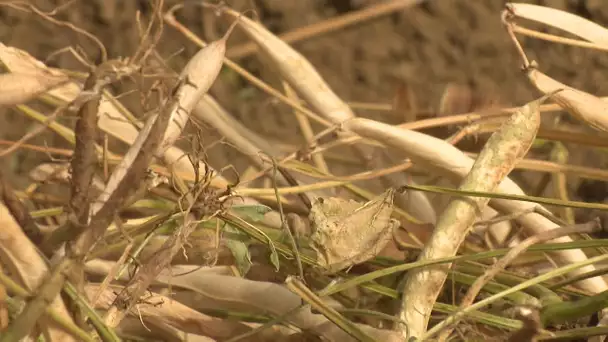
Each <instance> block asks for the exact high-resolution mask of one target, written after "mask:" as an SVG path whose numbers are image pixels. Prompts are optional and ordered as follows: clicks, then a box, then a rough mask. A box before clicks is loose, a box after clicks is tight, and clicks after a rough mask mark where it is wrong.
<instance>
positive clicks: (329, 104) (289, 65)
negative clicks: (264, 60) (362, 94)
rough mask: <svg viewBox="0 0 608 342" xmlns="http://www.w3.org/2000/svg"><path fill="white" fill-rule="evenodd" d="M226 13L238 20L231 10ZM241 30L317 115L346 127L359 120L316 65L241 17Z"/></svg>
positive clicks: (257, 25) (251, 21)
mask: <svg viewBox="0 0 608 342" xmlns="http://www.w3.org/2000/svg"><path fill="white" fill-rule="evenodd" d="M223 10H224V11H225V13H227V14H229V15H231V16H234V17H236V16H237V15H238V13H237V12H235V11H232V10H230V9H228V8H225V9H223ZM240 27H241V28H242V29H243V31H244V32H245V33H246V34H247V35H248V36H249V37H250V38H251V39H252V40H253V41H255V42H256V43H257V44H258V45H259V46H260V49H261V50H262V51H263V52H264V53H266V54H267V55H268V56H269V57H270V58H271V59H272V61H273V62H274V63H275V67H276V68H277V69H278V70H279V72H280V73H281V76H282V77H283V78H285V80H286V81H287V82H288V83H289V85H290V86H292V87H293V89H294V90H295V91H296V92H297V93H298V95H300V97H302V99H304V100H305V101H306V102H307V103H309V104H310V106H311V107H312V108H314V109H315V110H316V111H317V112H319V113H320V114H322V115H323V116H324V117H326V118H327V119H329V120H331V121H332V122H333V123H342V122H344V121H346V120H349V119H352V118H354V117H355V115H354V113H353V112H352V110H351V109H350V107H349V106H348V105H347V104H346V103H345V102H344V101H342V100H341V99H340V98H339V97H338V96H337V95H336V94H335V93H334V92H333V91H332V90H331V89H330V87H329V86H328V85H327V83H325V81H324V80H323V78H322V77H321V75H319V73H318V72H317V70H316V69H315V68H314V67H313V65H312V64H311V63H310V62H309V61H308V60H307V59H306V58H304V56H302V55H301V54H300V53H299V52H297V51H296V50H295V49H293V48H292V47H291V46H289V44H287V43H285V42H284V41H283V40H281V39H280V38H279V37H277V36H275V35H274V34H273V33H272V32H270V31H268V29H266V28H265V27H264V26H262V25H261V24H259V23H257V22H255V21H253V20H251V19H248V18H245V17H241V19H240Z"/></svg>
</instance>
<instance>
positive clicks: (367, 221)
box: [309, 189, 399, 273]
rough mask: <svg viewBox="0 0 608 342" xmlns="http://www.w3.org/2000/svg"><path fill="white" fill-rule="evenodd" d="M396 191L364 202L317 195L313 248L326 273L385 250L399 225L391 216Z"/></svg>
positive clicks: (364, 259)
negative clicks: (318, 196)
mask: <svg viewBox="0 0 608 342" xmlns="http://www.w3.org/2000/svg"><path fill="white" fill-rule="evenodd" d="M394 195H395V191H394V190H393V189H389V190H387V191H386V192H384V193H383V194H381V195H379V196H377V197H376V198H374V199H372V200H371V201H369V202H367V203H365V204H363V205H361V203H359V202H356V201H353V200H345V199H342V198H337V197H330V198H317V199H316V200H315V202H314V203H313V205H312V208H311V210H310V215H309V219H310V222H311V226H312V230H313V233H312V236H311V241H312V242H311V247H312V248H313V249H314V250H315V251H316V252H317V262H318V263H319V265H320V266H321V267H323V268H324V269H325V271H326V272H327V273H335V272H338V271H340V270H343V269H345V268H348V267H350V266H353V265H356V264H360V263H362V262H365V261H367V260H369V259H371V258H373V257H375V256H376V255H378V254H379V253H380V251H382V249H383V248H384V247H385V246H386V244H387V243H388V242H389V241H391V239H392V236H393V231H394V229H396V228H398V227H399V223H398V222H397V221H396V220H393V219H391V213H392V212H393V197H394Z"/></svg>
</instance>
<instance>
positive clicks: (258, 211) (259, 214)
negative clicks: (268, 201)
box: [231, 204, 272, 222]
mask: <svg viewBox="0 0 608 342" xmlns="http://www.w3.org/2000/svg"><path fill="white" fill-rule="evenodd" d="M231 209H232V210H233V211H234V213H235V214H236V215H238V216H239V217H243V216H245V217H247V218H249V219H251V220H252V221H254V222H258V221H261V220H262V219H263V218H264V215H266V214H267V213H269V212H271V211H272V209H271V208H270V207H267V206H265V205H262V204H254V205H252V204H245V205H233V206H232V207H231Z"/></svg>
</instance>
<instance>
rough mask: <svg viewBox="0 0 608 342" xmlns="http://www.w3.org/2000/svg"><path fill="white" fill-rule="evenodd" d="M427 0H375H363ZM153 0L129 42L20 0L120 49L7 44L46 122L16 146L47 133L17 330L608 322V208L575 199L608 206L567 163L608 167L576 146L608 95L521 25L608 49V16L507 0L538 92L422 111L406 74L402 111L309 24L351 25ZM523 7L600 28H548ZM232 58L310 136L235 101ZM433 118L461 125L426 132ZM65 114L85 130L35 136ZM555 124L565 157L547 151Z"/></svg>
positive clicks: (9, 269) (2, 57)
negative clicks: (271, 127)
mask: <svg viewBox="0 0 608 342" xmlns="http://www.w3.org/2000/svg"><path fill="white" fill-rule="evenodd" d="M419 2H421V1H403V0H401V1H393V2H390V4H387V3H379V4H371V5H368V7H364V9H361V10H360V12H358V13H357V16H356V18H357V19H356V20H357V21H359V22H362V21H364V20H366V19H370V18H374V17H377V16H379V15H386V14H388V13H391V12H394V11H397V10H407V9H406V8H407V7H408V6H414V5H417V4H418V3H419ZM151 5H152V7H151V8H152V10H151V11H150V13H148V15H147V16H144V15H138V16H137V18H133V19H134V20H136V21H137V24H138V25H139V26H138V27H139V29H140V44H139V46H138V47H137V49H136V51H135V52H134V54H133V55H132V56H130V57H128V58H110V56H111V55H112V54H111V52H110V53H109V52H107V51H106V48H105V47H104V46H103V44H101V42H100V41H99V40H98V39H97V38H96V37H95V36H93V35H92V34H90V33H88V32H86V31H84V30H82V29H79V28H78V27H76V26H75V25H73V24H71V23H69V22H62V21H59V20H57V19H56V18H55V17H54V14H53V13H54V12H44V11H41V10H40V9H38V8H36V7H34V6H33V5H30V4H27V3H24V2H18V1H15V2H8V3H6V4H3V6H7V7H8V8H10V9H11V10H18V11H26V12H28V13H30V14H31V15H32V16H38V17H40V18H42V20H46V21H49V22H50V23H52V24H54V25H61V26H64V27H69V28H70V29H72V30H74V31H75V32H76V33H77V34H79V35H81V36H83V37H84V39H88V40H89V41H91V42H93V44H94V46H97V48H98V51H95V52H94V53H96V54H97V55H98V56H99V59H98V61H97V62H96V63H93V62H91V61H90V58H89V57H88V56H87V53H86V52H84V51H83V50H82V49H77V48H72V47H71V48H69V49H66V50H65V51H63V52H62V53H70V54H72V55H73V56H74V57H75V58H76V59H77V60H79V61H81V62H82V64H83V66H84V71H83V70H64V69H59V68H53V67H49V66H48V65H46V64H45V63H43V62H42V61H40V60H38V59H36V58H35V57H33V56H32V55H30V54H29V53H28V52H27V51H23V50H20V49H17V48H15V47H11V46H6V45H4V44H2V43H0V62H1V65H2V66H3V68H4V72H3V73H2V74H0V105H1V106H4V107H9V108H10V109H11V110H12V111H15V112H17V113H20V114H21V115H24V116H26V117H28V118H30V119H31V120H33V121H35V122H37V123H38V126H37V128H36V129H34V130H32V131H29V132H24V134H23V137H22V138H21V139H19V140H18V141H13V142H10V143H6V144H4V145H3V146H4V149H3V150H1V151H0V158H3V159H5V160H6V159H7V158H10V157H11V155H12V154H13V152H15V151H17V150H19V149H30V150H35V151H42V152H45V153H46V156H47V158H46V159H44V160H41V161H40V163H39V164H38V165H37V166H36V167H34V168H33V169H32V170H31V171H30V174H29V179H30V180H31V183H30V185H29V186H27V187H25V188H23V189H21V188H20V187H17V186H15V185H14V184H11V182H10V181H9V180H8V179H9V178H8V177H7V176H6V175H3V174H0V200H1V201H0V221H1V226H2V229H0V268H1V270H2V272H0V341H2V342H3V341H20V340H40V341H96V340H103V341H123V340H124V341H131V340H133V341H144V340H145V341H152V340H154V341H186V340H187V341H193V340H195V341H199V340H200V341H239V340H243V341H304V340H311V341H314V340H328V341H351V340H353V341H406V340H407V341H410V340H437V339H438V340H447V339H450V340H477V339H481V338H485V339H490V340H504V341H516V340H517V341H537V340H558V339H560V340H564V339H576V338H579V339H581V338H588V339H594V338H597V337H594V336H601V335H605V334H608V330H607V329H606V321H608V315H605V314H604V309H605V308H606V307H608V297H607V294H608V285H607V283H606V281H605V278H604V277H603V275H604V273H606V272H605V271H606V269H607V268H606V266H604V264H605V263H606V261H607V260H608V254H607V253H606V250H605V248H606V246H607V245H608V240H606V239H600V238H590V236H592V235H594V234H596V233H599V232H601V231H602V229H603V227H602V222H601V221H600V220H599V219H594V220H590V221H587V222H575V216H574V214H573V213H574V211H575V210H577V209H595V210H607V209H608V206H606V205H605V204H602V203H583V202H576V201H571V200H570V199H569V194H568V191H567V187H566V185H565V182H566V181H565V176H566V175H573V174H574V175H576V176H578V177H582V178H589V179H599V180H603V181H608V174H607V173H606V172H605V171H604V170H601V169H599V168H597V167H596V166H594V165H589V166H585V167H583V166H574V165H569V164H568V160H567V155H566V152H567V149H566V147H565V145H564V143H572V142H575V143H578V144H583V145H586V146H590V147H592V148H598V149H600V148H603V147H606V145H607V144H606V141H607V140H606V139H607V136H606V135H605V134H603V133H601V131H607V130H608V119H607V118H608V116H607V115H606V113H605V112H606V103H605V101H604V99H602V98H600V97H597V96H595V95H592V94H589V93H586V92H583V91H581V90H578V89H575V88H573V87H570V86H568V85H565V84H562V83H560V82H559V81H557V80H555V79H553V78H551V77H550V76H549V75H546V74H545V73H543V72H542V71H541V70H542V67H543V64H542V60H541V61H540V62H536V61H530V60H529V59H528V57H527V55H526V53H525V46H522V45H521V44H520V43H519V41H518V35H526V36H528V37H533V38H537V39H545V40H550V41H553V42H555V43H560V44H570V45H577V46H579V47H581V48H588V49H599V50H602V51H605V50H606V49H608V48H607V44H608V30H606V29H605V28H603V27H601V26H599V25H596V24H593V23H591V22H589V21H588V20H586V19H583V18H581V17H577V16H575V15H572V14H569V13H566V12H562V11H559V10H555V9H550V8H548V7H542V6H536V5H529V4H507V5H506V7H505V9H504V11H503V13H502V17H501V16H499V15H498V14H499V13H497V21H499V20H500V18H502V24H503V25H504V28H505V35H506V36H508V37H510V38H511V39H512V42H513V46H514V48H515V50H516V51H517V53H518V54H519V56H520V57H521V60H522V70H523V72H524V74H525V76H526V77H527V78H528V79H529V81H530V83H531V85H532V86H533V87H534V88H536V89H538V91H539V93H538V94H533V97H535V98H536V100H533V101H530V102H529V103H525V104H520V105H519V106H516V107H513V108H506V107H503V106H501V105H499V104H498V103H491V102H492V101H487V100H484V98H485V97H486V95H485V94H477V93H475V92H474V91H472V90H471V89H469V88H467V87H464V86H460V85H456V84H451V85H449V86H448V87H447V88H446V90H445V92H444V95H443V96H442V99H441V101H440V103H439V104H438V109H437V112H438V115H437V116H436V117H434V118H420V117H419V116H418V115H417V112H416V110H417V108H416V105H415V102H416V101H415V98H413V97H412V96H411V94H410V93H409V89H408V86H407V85H403V84H402V85H400V86H399V87H398V89H397V91H396V95H395V101H394V103H393V104H392V105H391V106H390V107H391V110H393V111H398V112H399V111H400V112H402V114H403V116H404V117H405V122H404V123H403V124H401V125H392V124H388V123H385V122H381V121H379V120H372V119H366V118H361V117H357V115H356V113H355V111H354V110H353V106H351V105H349V103H347V102H346V101H345V100H344V99H341V98H340V97H339V96H338V95H337V94H336V92H335V91H334V90H333V89H331V87H330V86H329V85H328V84H327V83H326V81H325V80H324V79H323V76H322V75H321V74H320V73H319V72H317V70H316V69H315V67H314V66H313V65H312V64H311V63H310V62H308V61H307V60H306V58H304V57H303V56H302V55H301V54H300V53H299V52H297V51H296V50H295V49H294V48H293V47H291V46H290V45H289V44H288V42H292V41H295V40H301V39H313V38H314V36H315V35H314V34H311V33H310V32H316V34H320V33H322V32H324V30H325V31H327V30H332V29H336V28H335V27H334V28H331V27H332V26H331V25H325V26H322V25H317V26H315V25H313V26H314V27H311V28H310V30H309V31H307V32H309V33H308V34H304V35H302V34H296V33H290V34H286V35H285V36H284V38H281V37H279V36H277V35H275V34H274V33H272V32H271V31H270V30H268V29H267V28H266V27H265V26H264V25H263V24H262V23H260V22H259V21H257V20H255V19H251V18H250V16H249V15H248V13H239V12H237V11H235V10H233V9H231V8H230V7H228V6H226V5H223V4H219V5H216V4H208V3H196V4H195V3H187V4H184V5H177V6H174V7H169V6H166V4H165V3H164V1H163V0H154V1H152V2H151ZM184 7H186V8H184ZM69 8H70V5H69V3H68V4H67V5H64V6H62V7H61V8H57V9H56V11H68V10H69ZM192 8H197V9H201V8H202V10H203V11H206V12H209V13H211V14H212V15H213V17H214V18H215V19H214V20H215V21H214V22H215V23H222V24H223V25H224V26H223V27H226V29H225V33H224V35H223V36H222V37H221V38H219V39H217V40H215V41H212V42H209V43H207V42H204V41H203V40H201V39H200V38H198V37H197V36H196V35H195V34H194V33H192V32H191V31H190V30H189V29H188V28H187V27H186V26H184V25H182V24H181V23H180V21H179V20H178V16H177V13H178V12H180V11H184V10H190V9H192ZM249 14H250V13H249ZM251 17H254V18H255V13H254V14H253V15H251ZM352 18H354V17H352ZM352 18H351V17H345V18H343V21H340V24H335V25H338V26H339V27H344V26H346V25H347V24H348V25H350V24H352V23H353V22H355V19H352ZM519 19H527V20H531V21H536V22H539V23H542V24H545V25H549V26H553V27H556V28H559V29H561V30H564V31H566V32H568V33H570V34H572V35H574V36H578V37H580V39H573V38H565V37H560V36H555V35H550V34H547V33H541V32H538V31H534V30H531V29H528V28H524V27H523V26H520V25H521V24H520V23H518V22H517V21H518V20H519ZM340 25H341V26H340ZM167 29H171V30H177V31H179V32H180V33H182V34H183V35H184V36H185V37H186V38H188V40H189V41H190V42H191V43H193V44H196V45H198V46H199V47H200V50H199V51H198V52H197V53H196V54H194V55H193V56H191V58H190V59H189V62H188V63H187V64H185V65H183V66H181V70H180V71H179V72H174V71H173V70H172V69H171V68H170V67H169V65H168V63H167V61H166V60H165V59H164V58H163V57H162V55H163V54H164V53H165V52H162V53H161V52H160V51H158V49H157V44H158V42H159V41H160V40H162V39H163V31H164V30H167ZM236 30H238V31H239V32H241V33H244V34H245V35H246V37H248V39H250V40H251V43H250V45H244V46H241V47H240V48H238V49H236V50H234V51H233V54H232V55H234V56H243V55H247V54H253V53H256V54H257V56H258V57H260V59H261V60H262V61H263V65H264V66H265V67H268V68H271V70H272V71H273V72H274V73H275V74H276V75H277V77H279V78H280V80H281V84H282V88H281V89H275V88H273V87H272V86H270V85H269V84H268V83H267V82H265V81H264V80H262V79H259V78H258V77H256V76H254V75H253V74H252V73H251V72H250V71H248V70H247V69H246V68H244V67H242V66H240V65H239V64H237V63H236V62H234V61H232V60H230V59H228V58H227V57H226V50H227V44H229V39H230V37H231V35H232V33H233V31H236ZM251 44H254V45H251ZM88 53H93V52H90V51H89V52H88ZM540 58H542V56H541V57H540ZM223 69H224V70H228V71H229V72H230V73H232V74H234V75H238V76H239V77H241V78H242V79H244V80H246V81H248V82H250V83H251V84H252V85H253V86H255V87H257V88H258V89H260V90H261V91H262V92H264V93H265V94H267V95H268V96H270V97H272V98H274V99H275V100H276V101H279V102H281V103H283V104H286V105H287V106H289V108H290V111H288V112H287V113H285V115H293V117H294V118H293V122H294V123H297V124H298V126H299V128H300V131H301V134H302V139H301V141H302V144H301V145H299V146H295V145H288V144H278V143H276V141H272V140H270V139H268V138H267V137H265V136H263V135H262V134H259V133H257V132H254V131H252V130H251V129H249V128H248V127H247V125H246V124H244V123H243V122H241V121H239V120H237V119H235V117H234V116H233V115H232V114H231V113H230V112H228V111H227V110H226V109H224V108H223V107H222V105H221V104H220V102H219V101H217V99H215V98H214V97H213V96H212V95H210V94H209V89H210V88H211V87H212V85H213V84H214V82H216V80H217V79H218V78H221V77H222V74H221V71H222V70H223ZM513 72H514V73H516V72H521V71H520V70H513ZM116 84H123V85H130V86H131V87H132V88H133V89H134V90H133V91H134V92H135V93H137V96H139V98H140V102H141V105H140V106H139V107H138V108H131V107H129V106H127V105H126V104H124V103H123V101H122V96H121V94H117V93H115V92H114V91H113V89H115V88H113V86H114V85H116ZM549 102H554V104H550V103H549ZM560 110H561V111H564V112H567V113H569V114H571V115H573V116H574V117H575V118H577V119H578V120H579V123H580V126H581V127H583V129H586V127H585V126H589V127H591V128H590V129H591V130H592V131H591V132H594V133H593V134H595V135H596V136H593V137H592V136H591V135H589V134H586V133H576V132H565V131H563V130H561V131H560V130H559V127H557V128H555V127H551V126H550V125H549V124H546V125H543V123H544V122H545V121H547V120H546V116H545V114H546V113H549V112H555V111H560ZM268 120H272V118H268ZM431 127H443V128H445V129H446V132H448V133H450V134H449V135H448V136H447V137H440V136H433V135H430V134H428V133H424V132H423V131H421V130H422V129H425V128H431ZM209 131H214V132H215V133H216V134H219V135H220V136H221V137H222V139H221V143H217V141H216V142H213V141H211V139H209V138H208V137H207V136H206V134H207V133H208V132H209ZM49 133H50V134H55V135H57V136H59V137H61V138H62V139H63V140H65V142H66V143H67V144H69V145H70V146H71V148H69V149H64V148H60V147H51V146H41V145H36V144H30V143H29V141H30V140H32V139H34V138H35V137H36V136H38V135H41V134H49ZM470 138H471V139H470ZM467 139H470V140H476V141H477V142H481V144H478V146H479V148H478V149H477V152H475V153H472V152H471V151H464V150H463V149H461V148H459V147H458V144H459V142H462V141H464V140H467ZM602 141H603V142H602ZM547 147H548V148H549V149H550V150H551V158H550V160H548V161H546V160H540V159H534V158H533V156H534V155H538V153H535V152H536V151H538V150H543V149H544V150H545V151H546V150H547ZM212 149H220V150H222V151H224V150H228V149H232V150H236V151H238V152H239V153H240V155H239V156H240V157H241V158H242V159H243V160H245V161H246V162H247V164H248V167H247V169H246V170H236V168H235V167H234V166H233V165H231V164H230V163H225V162H218V161H217V160H215V159H214V158H213V157H212V156H211V155H212V153H210V151H211V150H212ZM333 151H339V152H338V153H339V154H348V155H350V156H352V158H354V159H356V160H357V162H358V163H359V164H360V165H362V167H363V170H358V171H357V172H353V173H352V174H349V175H344V173H340V172H336V171H335V170H336V169H338V168H339V167H340V165H341V163H343V162H344V161H343V160H341V159H340V158H336V153H334V154H332V152H333ZM222 160H223V161H225V159H222ZM340 170H343V168H340ZM513 170H519V171H523V172H534V171H535V172H543V173H544V174H546V175H548V176H549V181H550V182H551V183H552V184H553V185H554V189H556V191H554V192H555V193H556V197H555V198H550V197H540V196H530V195H527V194H526V192H525V191H526V190H528V189H524V187H523V186H520V185H518V182H517V181H516V180H515V179H514V178H510V175H511V174H512V171H513ZM51 183H52V184H54V185H56V187H48V186H47V185H49V184H51ZM528 191H529V190H528ZM40 208H43V209H40ZM591 318H593V319H591Z"/></svg>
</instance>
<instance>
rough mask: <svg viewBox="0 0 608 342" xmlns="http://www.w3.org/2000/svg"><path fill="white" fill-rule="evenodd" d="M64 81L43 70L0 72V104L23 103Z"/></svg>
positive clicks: (65, 79)
mask: <svg viewBox="0 0 608 342" xmlns="http://www.w3.org/2000/svg"><path fill="white" fill-rule="evenodd" d="M65 81H67V77H60V76H55V75H51V74H49V73H44V72H32V73H6V74H0V105H4V106H13V105H17V104H24V103H26V102H28V101H30V100H32V99H35V98H36V97H37V96H38V95H40V94H42V93H44V92H46V91H47V90H49V89H51V88H53V87H56V86H58V85H60V84H61V83H63V82H65Z"/></svg>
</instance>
